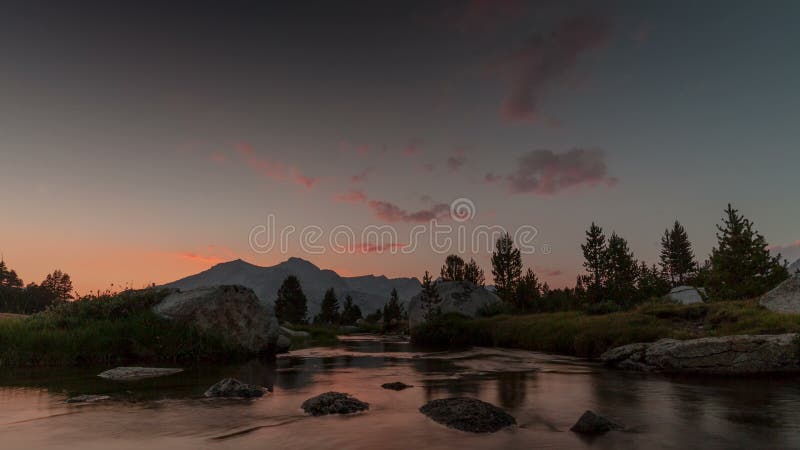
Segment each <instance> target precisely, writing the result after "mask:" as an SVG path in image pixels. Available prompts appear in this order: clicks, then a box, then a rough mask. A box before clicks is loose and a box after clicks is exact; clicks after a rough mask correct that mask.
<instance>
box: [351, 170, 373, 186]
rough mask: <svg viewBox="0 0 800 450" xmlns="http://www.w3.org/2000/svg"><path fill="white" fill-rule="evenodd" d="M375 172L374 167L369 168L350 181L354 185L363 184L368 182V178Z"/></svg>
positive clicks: (352, 177)
mask: <svg viewBox="0 0 800 450" xmlns="http://www.w3.org/2000/svg"><path fill="white" fill-rule="evenodd" d="M374 171H375V168H374V167H367V168H366V169H364V170H362V171H361V172H359V173H357V174H355V175H353V176H351V177H350V181H352V182H353V183H363V182H364V181H367V178H369V176H370V175H371V174H372V173H373V172H374Z"/></svg>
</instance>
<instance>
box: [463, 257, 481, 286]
mask: <svg viewBox="0 0 800 450" xmlns="http://www.w3.org/2000/svg"><path fill="white" fill-rule="evenodd" d="M464 280H466V281H469V282H470V283H472V284H474V285H476V286H483V285H484V284H485V283H486V278H485V277H484V274H483V269H481V268H480V266H478V263H477V262H475V260H474V259H472V258H470V259H469V262H468V263H467V265H466V266H464Z"/></svg>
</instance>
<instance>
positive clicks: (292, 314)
mask: <svg viewBox="0 0 800 450" xmlns="http://www.w3.org/2000/svg"><path fill="white" fill-rule="evenodd" d="M307 304H308V301H307V300H306V295H305V294H304V293H303V288H302V287H301V286H300V280H298V279H297V277H296V276H294V275H289V276H288V277H286V279H285V280H283V283H282V284H281V287H280V288H279V289H278V298H277V299H276V300H275V316H276V317H277V318H278V319H280V320H282V321H284V322H289V323H305V321H306V315H307V314H308V305H307Z"/></svg>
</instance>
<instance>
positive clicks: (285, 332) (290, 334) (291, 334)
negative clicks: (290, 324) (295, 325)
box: [280, 327, 311, 338]
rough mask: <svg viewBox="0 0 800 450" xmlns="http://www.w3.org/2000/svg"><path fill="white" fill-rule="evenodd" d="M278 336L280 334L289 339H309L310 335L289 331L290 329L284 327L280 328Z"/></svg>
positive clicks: (305, 332)
mask: <svg viewBox="0 0 800 450" xmlns="http://www.w3.org/2000/svg"><path fill="white" fill-rule="evenodd" d="M280 334H282V335H284V336H288V337H290V338H293V337H299V338H309V337H311V334H310V333H309V332H308V331H295V330H290V329H288V328H286V327H281V328H280Z"/></svg>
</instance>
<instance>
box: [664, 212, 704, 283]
mask: <svg viewBox="0 0 800 450" xmlns="http://www.w3.org/2000/svg"><path fill="white" fill-rule="evenodd" d="M661 268H662V270H663V272H664V274H665V275H666V276H667V277H668V278H669V281H670V284H671V285H672V286H681V285H684V284H686V283H687V282H688V280H689V279H691V278H692V277H693V276H694V275H695V274H696V273H697V262H695V260H694V252H693V251H692V243H691V242H689V235H688V234H686V229H685V228H684V227H683V225H681V224H680V222H678V221H677V220H676V221H675V224H674V225H673V226H672V229H671V230H670V229H667V230H665V231H664V236H662V237H661Z"/></svg>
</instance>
